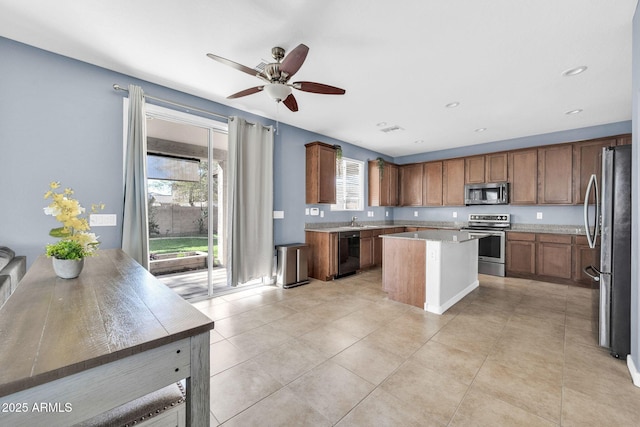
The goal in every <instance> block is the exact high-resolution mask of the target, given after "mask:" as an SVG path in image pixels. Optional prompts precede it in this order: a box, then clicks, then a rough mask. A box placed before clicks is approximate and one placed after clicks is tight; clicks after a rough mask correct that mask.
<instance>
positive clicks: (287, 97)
mask: <svg viewBox="0 0 640 427" xmlns="http://www.w3.org/2000/svg"><path fill="white" fill-rule="evenodd" d="M307 53H309V48H308V47H307V46H305V45H304V44H300V45H298V46H297V47H296V48H295V49H293V50H292V51H291V52H289V54H288V55H286V56H285V50H284V49H283V48H281V47H274V48H273V49H271V56H273V59H274V60H275V62H273V63H271V64H264V68H262V69H261V70H260V69H258V67H256V69H254V68H249V67H246V66H244V65H242V64H238V63H237V62H234V61H231V60H229V59H226V58H223V57H221V56H218V55H214V54H212V53H207V56H208V57H209V58H211V59H214V60H216V61H218V62H222V63H223V64H225V65H228V66H230V67H233V68H235V69H236V70H240V71H242V72H244V73H247V74H250V75H252V76H255V77H257V78H259V79H260V80H262V81H264V82H265V84H264V85H262V86H256V87H252V88H249V89H245V90H242V91H240V92H238V93H234V94H233V95H230V96H228V97H227V99H234V98H240V97H242V96H247V95H251V94H254V93H257V92H261V91H265V92H266V93H267V94H268V95H269V96H270V97H271V98H272V99H274V100H275V101H276V102H282V103H283V104H284V105H286V106H287V108H288V109H289V110H291V111H298V102H297V101H296V98H295V97H294V96H293V93H291V92H292V91H291V88H293V89H297V90H301V91H303V92H311V93H320V94H325V95H344V94H345V90H344V89H340V88H338V87H334V86H329V85H325V84H322V83H314V82H294V83H289V79H290V78H291V77H293V75H294V74H295V73H296V72H298V70H299V69H300V67H302V64H303V63H304V60H305V59H306V57H307ZM261 65H263V64H261Z"/></svg>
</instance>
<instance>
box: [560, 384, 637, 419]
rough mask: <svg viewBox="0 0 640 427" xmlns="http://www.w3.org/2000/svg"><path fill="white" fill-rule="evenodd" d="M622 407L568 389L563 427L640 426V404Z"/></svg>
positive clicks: (565, 397)
mask: <svg viewBox="0 0 640 427" xmlns="http://www.w3.org/2000/svg"><path fill="white" fill-rule="evenodd" d="M638 402H640V400H638V401H637V402H636V404H635V405H634V406H631V407H629V406H627V407H621V405H616V404H614V405H612V404H610V402H607V401H602V400H599V399H595V398H593V397H591V396H588V395H586V394H584V393H581V392H579V391H575V390H573V389H570V388H567V389H565V391H564V398H563V405H562V425H563V426H581V427H582V426H586V427H589V426H593V427H600V426H616V427H636V426H638V425H639V424H640V404H639V403H638Z"/></svg>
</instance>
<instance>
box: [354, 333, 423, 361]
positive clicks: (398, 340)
mask: <svg viewBox="0 0 640 427" xmlns="http://www.w3.org/2000/svg"><path fill="white" fill-rule="evenodd" d="M417 337H418V335H416V334H415V333H413V332H411V331H398V330H396V329H395V328H389V327H383V328H380V329H378V330H376V331H374V332H372V333H371V334H369V335H367V336H366V337H365V338H363V340H362V341H364V342H366V343H368V344H372V345H375V346H376V347H379V348H383V349H385V350H387V351H389V352H391V353H393V354H395V355H397V356H399V357H401V358H403V359H406V358H408V357H409V356H411V355H412V354H413V353H415V352H416V351H417V350H418V349H419V348H420V347H422V345H423V344H424V343H425V342H426V341H427V340H428V338H426V339H424V340H422V339H417Z"/></svg>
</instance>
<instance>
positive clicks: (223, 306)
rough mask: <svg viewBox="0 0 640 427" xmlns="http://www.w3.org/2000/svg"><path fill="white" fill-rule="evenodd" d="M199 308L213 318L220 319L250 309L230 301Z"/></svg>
mask: <svg viewBox="0 0 640 427" xmlns="http://www.w3.org/2000/svg"><path fill="white" fill-rule="evenodd" d="M199 310H200V311H202V312H203V313H204V314H206V315H207V316H209V317H210V318H211V319H212V320H215V321H217V320H220V319H224V318H225V317H229V316H233V315H236V314H240V313H244V312H246V311H248V310H249V309H247V308H244V307H238V306H236V305H233V304H232V303H230V302H223V303H220V304H215V305H210V306H200V307H199Z"/></svg>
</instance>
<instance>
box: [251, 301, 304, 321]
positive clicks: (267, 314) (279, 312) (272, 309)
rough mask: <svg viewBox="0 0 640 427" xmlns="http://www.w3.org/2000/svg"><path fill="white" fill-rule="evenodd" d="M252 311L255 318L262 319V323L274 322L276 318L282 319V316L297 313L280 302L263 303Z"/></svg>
mask: <svg viewBox="0 0 640 427" xmlns="http://www.w3.org/2000/svg"><path fill="white" fill-rule="evenodd" d="M252 311H253V313H254V315H255V316H256V318H257V319H259V320H261V321H263V322H264V323H270V322H274V321H276V320H278V319H282V318H284V317H287V316H291V315H292V314H296V313H297V311H296V310H294V309H292V308H290V307H287V306H285V305H283V304H282V302H277V303H275V304H269V305H265V306H262V307H259V308H256V309H255V310H252Z"/></svg>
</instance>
